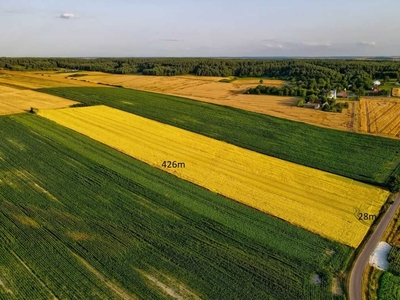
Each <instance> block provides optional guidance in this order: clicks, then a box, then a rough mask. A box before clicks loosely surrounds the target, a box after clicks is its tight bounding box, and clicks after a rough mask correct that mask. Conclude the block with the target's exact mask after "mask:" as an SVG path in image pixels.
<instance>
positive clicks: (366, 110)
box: [360, 98, 400, 138]
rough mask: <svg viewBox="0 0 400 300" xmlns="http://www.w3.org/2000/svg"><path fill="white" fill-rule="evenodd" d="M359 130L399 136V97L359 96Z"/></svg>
mask: <svg viewBox="0 0 400 300" xmlns="http://www.w3.org/2000/svg"><path fill="white" fill-rule="evenodd" d="M360 110H361V114H360V116H361V117H360V122H361V131H362V132H367V133H373V134H381V135H386V136H389V137H397V138H399V137H400V99H393V98H378V99H371V98H361V99H360Z"/></svg>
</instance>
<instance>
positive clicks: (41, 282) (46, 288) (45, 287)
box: [10, 250, 58, 300]
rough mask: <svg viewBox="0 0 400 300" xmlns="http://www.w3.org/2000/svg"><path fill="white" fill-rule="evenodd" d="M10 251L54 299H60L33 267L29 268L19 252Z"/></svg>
mask: <svg viewBox="0 0 400 300" xmlns="http://www.w3.org/2000/svg"><path fill="white" fill-rule="evenodd" d="M10 253H11V254H12V255H13V256H14V257H15V258H16V259H17V260H18V261H19V262H20V263H21V265H23V266H24V268H25V269H26V270H27V271H28V272H29V274H31V275H32V276H33V277H34V278H35V279H36V280H37V281H38V282H39V283H40V285H41V286H42V287H43V288H44V289H45V290H46V291H47V292H48V293H49V294H50V295H51V296H52V297H53V300H58V298H57V297H56V295H54V293H53V292H52V291H51V290H50V289H49V288H48V287H47V285H46V284H45V283H44V282H43V281H42V280H40V278H39V277H37V276H36V274H35V273H34V272H33V271H32V270H31V268H29V266H28V265H27V264H26V263H25V262H24V261H23V260H22V259H21V258H20V257H19V256H18V254H17V253H15V252H14V251H12V250H10Z"/></svg>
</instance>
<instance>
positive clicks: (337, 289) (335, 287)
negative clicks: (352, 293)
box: [332, 277, 343, 296]
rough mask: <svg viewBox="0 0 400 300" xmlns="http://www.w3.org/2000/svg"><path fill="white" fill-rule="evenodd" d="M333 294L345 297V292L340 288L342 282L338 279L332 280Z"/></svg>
mask: <svg viewBox="0 0 400 300" xmlns="http://www.w3.org/2000/svg"><path fill="white" fill-rule="evenodd" d="M332 294H334V295H336V296H342V295H343V290H342V287H341V286H340V280H339V278H337V277H334V278H333V280H332Z"/></svg>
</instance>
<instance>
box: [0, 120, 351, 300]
mask: <svg viewBox="0 0 400 300" xmlns="http://www.w3.org/2000/svg"><path fill="white" fill-rule="evenodd" d="M0 128H1V129H2V143H0V298H1V299H50V298H51V299H54V298H58V299H114V298H123V299H170V296H168V295H171V293H175V294H174V295H175V296H176V295H179V296H180V297H182V299H198V298H201V299H279V300H282V299H288V300H289V299H290V300H293V299H316V300H317V299H318V300H320V299H333V296H332V294H331V287H330V283H331V276H332V275H333V274H338V273H339V272H340V271H341V270H343V269H344V267H345V265H346V264H347V262H348V260H349V258H350V255H351V254H352V252H353V249H351V248H349V247H346V246H343V245H340V244H337V243H334V242H332V241H329V240H327V239H324V238H321V237H319V236H317V235H315V234H312V233H310V232H308V231H305V230H303V229H300V228H297V227H295V226H292V225H290V224H288V223H286V222H284V221H282V220H279V219H276V218H273V217H271V216H268V215H266V214H263V213H261V212H258V211H256V210H253V209H251V208H249V207H246V206H243V205H240V204H239V203H236V202H234V201H231V200H230V199H227V198H224V197H222V196H220V195H218V194H214V193H211V192H210V191H208V190H205V189H203V188H201V187H198V186H196V185H193V184H191V183H189V182H186V181H183V180H180V179H178V178H176V177H174V176H173V175H170V174H168V173H166V172H163V171H161V170H158V169H155V168H152V167H150V166H148V165H146V164H144V163H142V162H140V161H137V160H135V159H133V158H131V157H128V156H126V155H124V154H122V153H120V152H118V151H116V150H114V149H111V148H109V147H107V146H105V145H102V144H100V143H98V142H95V141H93V140H91V139H89V138H87V137H84V136H82V135H80V134H78V133H75V132H73V131H71V130H69V129H66V128H64V127H61V126H59V125H57V124H55V123H53V122H51V121H48V120H46V119H43V118H41V117H39V116H35V115H30V114H22V115H14V116H5V117H1V118H0ZM315 273H317V274H319V275H320V277H321V279H322V283H321V284H320V285H318V284H313V283H311V277H312V276H313V274H315ZM335 299H344V298H341V297H336V298H335Z"/></svg>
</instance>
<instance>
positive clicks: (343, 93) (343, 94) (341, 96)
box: [336, 89, 347, 98]
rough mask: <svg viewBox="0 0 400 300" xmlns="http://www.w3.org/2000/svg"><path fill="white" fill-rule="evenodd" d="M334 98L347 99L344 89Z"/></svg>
mask: <svg viewBox="0 0 400 300" xmlns="http://www.w3.org/2000/svg"><path fill="white" fill-rule="evenodd" d="M336 96H337V97H340V98H347V90H346V89H344V90H343V91H341V92H339V93H337V94H336Z"/></svg>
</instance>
